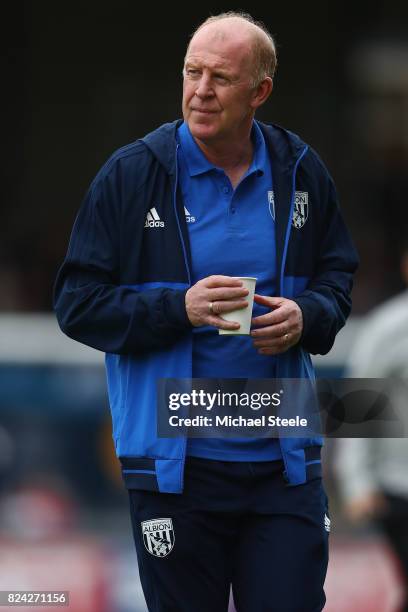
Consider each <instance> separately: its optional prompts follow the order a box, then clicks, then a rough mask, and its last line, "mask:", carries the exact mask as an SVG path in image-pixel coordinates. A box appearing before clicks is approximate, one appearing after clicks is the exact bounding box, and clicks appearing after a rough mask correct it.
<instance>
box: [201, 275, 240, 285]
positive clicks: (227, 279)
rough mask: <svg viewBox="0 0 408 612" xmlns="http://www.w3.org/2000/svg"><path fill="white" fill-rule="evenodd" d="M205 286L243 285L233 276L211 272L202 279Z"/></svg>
mask: <svg viewBox="0 0 408 612" xmlns="http://www.w3.org/2000/svg"><path fill="white" fill-rule="evenodd" d="M203 280H204V281H205V286H206V287H209V288H212V287H243V284H242V280H240V279H239V278H234V277H233V276H222V275H221V274H213V275H212V276H208V277H207V278H205V279H203Z"/></svg>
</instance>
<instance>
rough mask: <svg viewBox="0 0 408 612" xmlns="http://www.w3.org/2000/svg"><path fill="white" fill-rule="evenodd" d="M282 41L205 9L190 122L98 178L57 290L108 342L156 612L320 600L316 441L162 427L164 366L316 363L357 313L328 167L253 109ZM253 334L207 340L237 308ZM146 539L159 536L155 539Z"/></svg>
mask: <svg viewBox="0 0 408 612" xmlns="http://www.w3.org/2000/svg"><path fill="white" fill-rule="evenodd" d="M275 66H276V53H275V45H274V42H273V39H272V37H271V36H270V34H269V33H268V32H267V31H266V30H265V28H264V27H263V26H262V25H260V24H258V23H255V22H254V20H253V19H252V17H250V16H249V15H245V14H237V13H226V14H222V15H219V16H216V17H211V18H210V19H208V20H207V21H206V22H204V23H203V24H202V25H201V26H200V27H199V28H198V30H196V32H195V34H194V35H193V37H192V39H191V41H190V44H189V46H188V49H187V54H186V57H185V63H184V71H183V75H184V87H183V116H184V122H183V121H176V122H174V123H173V124H166V125H164V126H161V127H160V128H159V129H158V130H156V131H154V132H153V133H151V134H149V135H147V136H146V137H145V138H143V139H142V140H139V141H137V142H135V143H133V144H131V145H129V146H127V147H125V148H123V149H121V150H120V151H118V152H116V153H115V154H114V155H113V157H112V158H111V159H110V160H109V161H108V162H107V164H106V165H105V166H104V167H103V168H102V170H101V171H100V173H99V174H98V175H97V177H96V179H95V180H94V182H93V184H92V186H91V188H90V190H89V192H88V195H87V197H86V199H85V202H84V204H83V207H82V209H81V211H80V213H79V216H78V219H77V221H76V224H75V227H74V230H73V235H72V239H71V243H70V247H69V251H68V255H67V258H66V260H65V262H64V265H63V267H62V269H61V271H60V273H59V276H58V279H57V283H56V289H55V307H56V311H57V315H58V319H59V323H60V325H61V328H62V329H63V331H65V333H67V334H68V335H69V336H71V337H73V338H75V339H77V340H79V341H80V342H84V343H86V344H88V345H90V346H93V347H95V348H97V349H99V350H103V351H105V352H106V353H107V357H106V364H107V376H108V387H109V397H110V404H111V411H112V417H113V438H114V441H115V447H116V452H117V454H118V457H119V458H120V460H121V463H122V468H123V476H124V480H125V483H126V486H127V487H128V488H129V495H130V504H131V518H132V525H133V533H134V538H135V543H136V549H137V554H138V560H139V571H140V576H141V581H142V585H143V589H144V593H145V596H146V600H147V603H148V607H149V610H154V611H165V610H166V611H170V610H171V611H174V612H175V611H177V612H184V611H185V612H187V611H188V612H201V611H202V612H208V610H212V611H214V612H215V611H217V612H218V611H219V612H221V611H225V610H227V607H228V598H229V590H230V585H231V584H232V587H233V593H234V600H235V606H236V608H237V610H238V611H245V612H251V611H254V612H261V611H268V610H276V611H278V612H284V611H291V612H292V611H293V612H303V611H304V612H306V611H307V612H317V610H321V609H322V608H323V606H324V602H325V596H324V591H323V584H324V579H325V574H326V568H327V549H328V542H327V538H328V524H329V519H328V517H327V498H326V495H325V492H324V489H323V487H322V483H321V464H320V447H321V444H322V442H321V439H320V438H313V439H305V438H302V439H300V438H296V439H293V438H292V439H290V438H285V439H284V438H282V439H279V440H278V439H270V438H269V439H251V440H249V439H247V440H244V439H237V440H219V439H211V440H210V439H200V438H198V439H189V440H186V439H185V438H175V439H170V438H158V437H157V433H156V414H155V409H156V381H157V379H159V378H167V377H168V378H190V377H192V376H193V377H196V378H210V379H211V378H213V377H218V376H222V377H223V378H275V377H280V378H284V377H294V378H296V377H299V378H304V377H306V378H310V377H313V368H312V365H311V360H310V355H309V353H326V352H327V351H328V350H330V348H331V346H332V344H333V341H334V338H335V335H336V333H337V331H338V330H339V329H340V328H341V327H342V325H343V324H344V322H345V320H346V317H347V316H348V314H349V310H350V290H351V282H352V281H351V278H352V274H353V272H354V270H355V268H356V256H355V252H354V249H353V246H352V244H351V242H350V239H349V236H348V234H347V231H346V229H345V226H344V223H343V221H342V218H341V215H340V212H339V209H338V206H337V203H336V196H335V190H334V186H333V182H332V180H331V178H330V176H329V175H328V173H327V171H326V169H325V167H324V165H323V164H322V162H321V161H320V159H319V158H318V156H317V155H316V153H314V152H313V151H312V150H310V149H309V148H308V146H307V145H305V144H304V143H303V142H302V141H301V140H300V139H299V138H298V137H297V136H295V135H294V134H291V133H290V132H287V131H286V130H284V129H282V128H279V127H276V126H266V125H263V124H261V123H258V122H256V121H254V115H255V111H256V110H257V108H258V107H259V106H261V105H262V104H263V103H264V102H265V101H266V100H267V98H268V97H269V95H270V93H271V91H272V82H273V81H272V79H273V74H274V70H275ZM237 276H256V277H257V279H258V281H257V291H258V293H257V294H256V296H255V302H256V304H255V309H254V315H256V316H254V319H253V327H254V328H253V331H252V332H251V336H247V337H245V336H235V337H228V338H227V339H226V338H225V336H219V335H218V329H226V330H228V329H229V330H233V329H238V327H239V325H238V324H237V323H234V322H227V321H225V320H224V319H223V318H222V315H223V314H224V313H225V312H228V311H231V310H234V309H236V308H244V307H246V306H247V302H246V300H245V297H246V295H247V291H246V290H245V289H244V287H243V286H242V283H241V281H239V280H238V279H237V278H234V277H237ZM157 534H158V537H157Z"/></svg>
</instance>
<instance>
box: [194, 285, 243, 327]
mask: <svg viewBox="0 0 408 612" xmlns="http://www.w3.org/2000/svg"><path fill="white" fill-rule="evenodd" d="M248 293H249V291H248V289H246V288H245V287H244V286H243V284H242V281H241V280H239V278H234V277H232V276H221V275H213V276H207V277H206V278H202V279H201V280H199V281H198V282H197V283H196V284H195V285H193V286H192V287H190V289H189V290H188V291H187V293H186V311H187V316H188V318H189V319H190V322H191V325H193V326H194V327H201V326H202V325H213V326H214V327H217V328H219V329H229V330H235V329H239V323H235V322H233V321H225V320H224V319H222V315H223V314H224V313H225V312H230V311H231V310H237V309H238V308H245V307H246V306H248V302H247V301H246V300H245V299H244V298H245V297H246V296H247V295H248ZM220 315H221V316H220Z"/></svg>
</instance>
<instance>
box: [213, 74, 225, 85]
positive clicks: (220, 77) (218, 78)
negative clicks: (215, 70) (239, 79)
mask: <svg viewBox="0 0 408 612" xmlns="http://www.w3.org/2000/svg"><path fill="white" fill-rule="evenodd" d="M214 79H215V80H216V81H218V83H228V78H227V77H226V76H223V75H222V74H216V75H214Z"/></svg>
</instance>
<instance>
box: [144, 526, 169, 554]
mask: <svg viewBox="0 0 408 612" xmlns="http://www.w3.org/2000/svg"><path fill="white" fill-rule="evenodd" d="M142 536H143V543H144V545H145V548H146V550H147V552H149V553H150V554H151V555H153V556H154V557H166V556H167V555H168V554H169V553H170V552H171V551H172V550H173V546H174V539H175V538H174V529H173V523H172V520H171V519H170V518H158V519H152V520H150V521H143V522H142Z"/></svg>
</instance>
